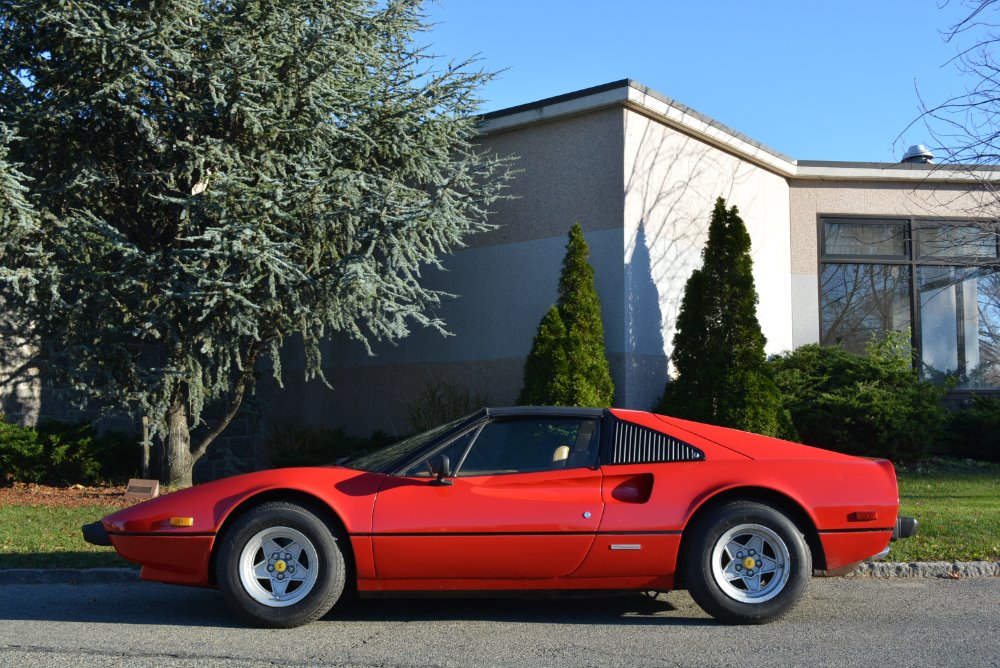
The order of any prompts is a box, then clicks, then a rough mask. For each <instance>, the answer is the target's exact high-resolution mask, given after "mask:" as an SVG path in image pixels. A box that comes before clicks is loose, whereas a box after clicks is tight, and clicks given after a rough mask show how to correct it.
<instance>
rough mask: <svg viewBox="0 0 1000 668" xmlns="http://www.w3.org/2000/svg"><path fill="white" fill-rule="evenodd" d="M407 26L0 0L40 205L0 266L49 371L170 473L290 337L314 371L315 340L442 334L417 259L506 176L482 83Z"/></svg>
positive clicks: (404, 2)
mask: <svg viewBox="0 0 1000 668" xmlns="http://www.w3.org/2000/svg"><path fill="white" fill-rule="evenodd" d="M424 29H425V24H424V17H423V15H422V13H421V9H420V2H419V1H418V0H387V1H381V2H376V1H375V0H340V1H338V2H335V3H331V2H326V1H321V0H296V1H295V2H285V1H282V2H279V1H277V0H240V1H238V2H216V1H215V0H169V1H166V2H141V3H136V2H131V1H129V0H101V1H100V2H98V1H96V0H76V1H74V2H58V3H56V2H51V1H45V0H0V63H3V68H2V70H0V123H4V124H6V125H7V126H9V127H11V128H13V129H15V130H16V132H17V134H18V135H19V136H20V138H21V141H19V142H14V143H12V144H10V151H11V156H12V157H13V162H12V164H20V165H21V166H22V169H23V171H24V177H25V178H24V179H19V183H21V184H22V185H25V186H26V187H27V192H26V193H24V199H25V201H26V203H27V204H28V205H30V207H31V208H32V209H33V210H34V211H35V212H37V215H38V221H37V225H36V227H35V229H34V230H29V231H27V232H26V233H25V231H24V230H22V231H21V232H22V241H21V242H20V243H19V244H18V248H41V249H43V250H44V253H43V255H42V256H37V255H36V256H33V257H27V256H26V255H25V254H24V253H18V252H14V250H16V249H14V250H12V249H9V248H8V251H10V252H7V253H5V255H4V257H3V259H2V262H3V267H4V270H5V272H6V274H5V275H8V276H10V275H13V274H17V275H18V276H22V280H21V283H22V285H27V284H30V286H31V289H30V290H21V294H23V295H24V298H23V299H22V300H21V303H20V304H19V306H20V307H22V308H26V309H29V310H30V314H31V317H32V319H33V321H35V322H37V323H38V326H39V330H40V334H41V335H43V336H44V340H45V341H46V349H47V350H48V351H49V362H50V366H51V369H52V370H53V371H58V372H61V373H62V375H63V376H64V377H65V379H66V381H68V382H69V383H70V384H72V386H73V387H75V388H76V389H78V390H79V391H80V393H81V396H86V397H89V398H90V399H96V400H97V403H99V404H102V405H106V406H113V407H115V408H117V409H118V410H121V409H123V408H128V409H129V410H131V411H132V412H133V413H134V414H135V415H137V416H138V415H144V416H147V417H148V418H150V421H151V426H152V427H153V430H154V433H155V434H157V435H158V437H159V438H161V439H164V440H165V442H166V443H167V447H166V449H165V451H166V452H167V455H168V457H167V468H168V469H169V470H168V472H167V473H166V474H165V476H164V477H165V479H166V480H167V481H169V482H172V483H174V484H178V483H180V484H184V483H186V482H189V481H190V469H191V467H192V466H193V463H194V461H195V460H197V458H198V457H200V456H201V455H202V454H204V452H205V449H206V448H207V447H208V445H209V444H210V443H211V442H212V440H213V439H214V438H215V436H217V435H218V434H219V433H220V432H221V429H222V428H224V427H225V425H226V424H227V423H228V421H229V420H230V419H231V418H232V417H233V415H234V414H235V412H236V410H237V409H238V407H239V404H240V402H241V400H242V398H243V396H244V395H245V393H246V392H248V391H250V390H251V389H252V387H253V384H254V382H255V371H256V369H257V368H258V362H259V361H260V360H261V359H263V358H270V360H271V362H272V363H273V368H274V377H275V378H276V379H278V381H279V382H280V381H281V378H282V372H281V364H280V361H281V360H280V356H279V354H278V352H279V349H280V347H281V346H282V343H283V342H284V341H285V340H286V339H287V338H289V337H290V336H292V335H298V337H300V340H301V341H302V343H303V345H304V347H305V360H306V376H307V378H312V377H316V376H319V377H322V374H321V361H322V360H321V355H320V341H321V340H323V339H324V338H325V337H326V336H327V335H328V334H330V333H331V332H345V333H347V334H348V335H350V336H351V337H353V338H354V339H356V340H358V341H361V342H362V343H364V344H365V345H367V344H368V342H369V341H370V340H395V339H399V338H402V337H405V336H406V335H407V334H408V333H409V331H410V328H411V327H412V326H414V325H419V326H428V327H433V328H437V329H441V330H442V331H443V327H444V323H442V322H441V321H440V320H439V319H437V318H436V317H434V315H433V314H432V313H433V308H434V307H435V305H436V304H437V303H438V302H439V299H440V297H441V294H440V293H438V292H434V291H431V290H428V289H426V288H424V287H423V286H422V285H421V280H420V278H421V275H420V274H421V270H422V269H423V268H426V267H427V266H436V265H437V264H438V261H439V260H438V258H439V257H440V256H441V255H442V254H445V253H447V252H449V251H451V250H453V249H454V248H456V247H458V246H461V245H462V243H463V239H465V238H466V236H467V235H469V234H471V233H474V232H477V231H480V230H483V229H485V228H486V227H487V223H486V216H487V210H488V207H489V205H490V203H491V202H492V201H493V200H495V199H496V198H497V197H498V196H500V195H501V190H502V188H503V187H504V182H505V180H506V178H507V177H508V175H509V173H510V171H509V165H508V163H507V161H506V160H497V159H495V158H492V157H489V156H484V155H481V154H479V153H477V151H476V150H475V147H474V141H475V139H476V136H477V131H476V113H477V110H478V104H479V100H478V97H477V91H478V90H479V89H480V87H481V86H482V84H483V83H484V82H486V81H487V80H489V79H490V78H491V77H492V75H491V74H490V73H486V72H483V71H480V70H479V69H477V67H476V65H475V63H474V62H473V61H465V62H457V63H450V64H448V65H445V66H442V65H440V64H439V61H438V60H437V59H435V58H434V57H432V56H430V55H429V54H428V53H427V52H425V50H424V49H423V48H422V47H420V46H419V45H418V44H417V43H416V39H417V37H418V36H419V35H420V33H421V31H422V30H424ZM13 220H14V222H11V221H12V219H11V217H10V216H9V215H5V218H4V219H3V221H4V222H3V228H2V229H0V238H8V234H10V233H11V226H12V225H14V224H16V217H15V219H13ZM25 276H26V278H25ZM297 340H298V338H297ZM211 402H217V403H218V404H219V405H220V406H221V409H222V410H221V419H220V420H219V421H218V422H217V423H213V424H211V425H207V424H204V422H203V419H202V416H203V409H204V408H205V406H206V404H209V403H211ZM192 429H193V430H194V431H193V432H192V433H189V430H192ZM192 436H193V437H194V438H192Z"/></svg>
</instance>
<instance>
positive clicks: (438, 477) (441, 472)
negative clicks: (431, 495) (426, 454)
mask: <svg viewBox="0 0 1000 668" xmlns="http://www.w3.org/2000/svg"><path fill="white" fill-rule="evenodd" d="M431 468H432V469H433V470H434V476H435V478H434V480H433V481H431V484H432V485H440V486H444V485H450V484H452V482H451V480H449V479H448V478H449V477H450V476H451V462H450V461H449V460H448V456H447V455H438V456H437V457H435V458H434V459H432V460H431Z"/></svg>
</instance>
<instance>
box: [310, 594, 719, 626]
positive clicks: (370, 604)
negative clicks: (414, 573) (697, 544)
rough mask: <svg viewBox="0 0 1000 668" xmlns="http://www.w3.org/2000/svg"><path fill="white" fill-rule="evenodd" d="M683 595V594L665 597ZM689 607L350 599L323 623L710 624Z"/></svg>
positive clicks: (622, 601) (615, 598)
mask: <svg viewBox="0 0 1000 668" xmlns="http://www.w3.org/2000/svg"><path fill="white" fill-rule="evenodd" d="M670 596H671V597H673V596H685V597H686V594H683V593H681V594H671V595H670ZM688 602H689V603H690V599H688ZM700 613H701V611H700V610H698V609H697V608H695V607H694V604H693V603H691V607H690V608H689V607H688V606H683V608H678V607H677V606H676V605H674V603H673V602H671V601H670V600H668V598H667V597H666V596H665V595H663V594H660V595H659V596H655V595H652V596H651V595H646V594H641V593H634V592H629V593H621V594H536V593H531V594H524V595H520V596H518V595H503V596H488V595H475V596H471V595H470V596H461V597H458V596H427V595H424V596H407V597H390V596H386V597H378V598H374V599H362V600H355V601H350V602H349V603H348V604H347V605H345V606H343V607H340V606H338V607H335V608H334V609H333V610H331V611H330V613H329V614H328V615H327V616H326V617H324V620H325V621H393V622H414V621H498V622H501V621H502V622H518V623H524V624H604V625H607V624H623V625H648V624H657V625H667V626H678V625H684V626H715V625H717V624H718V622H716V621H715V620H713V619H711V618H709V617H707V616H705V617H698V616H691V615H692V614H694V615H698V614H700Z"/></svg>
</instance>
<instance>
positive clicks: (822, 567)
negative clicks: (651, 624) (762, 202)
mask: <svg viewBox="0 0 1000 668" xmlns="http://www.w3.org/2000/svg"><path fill="white" fill-rule="evenodd" d="M898 504H899V500H898V495H897V490H896V476H895V472H894V470H893V467H892V464H890V463H889V462H888V461H886V460H878V459H861V458H858V457H851V456H848V455H843V454H838V453H834V452H828V451H825V450H819V449H816V448H811V447H808V446H804V445H799V444H795V443H789V442H786V441H781V440H777V439H773V438H767V437H764V436H757V435H754V434H748V433H745V432H740V431H734V430H731V429H724V428H721V427H713V426H709V425H704V424H699V423H695V422H688V421H685V420H679V419H675V418H670V417H666V416H663V415H655V414H652V413H645V412H640V411H631V410H617V409H611V410H602V409H580V408H536V407H530V408H499V409H494V408H490V409H483V410H482V411H480V412H478V413H475V414H473V415H470V416H468V417H466V418H462V419H460V420H456V421H455V422H452V423H450V424H446V425H443V426H441V427H438V428H437V429H433V430H431V431H428V432H425V433H422V434H419V435H417V436H414V437H412V438H409V439H406V440H404V441H401V442H399V443H396V444H395V445H391V446H389V447H387V448H385V449H382V450H379V451H376V452H372V453H366V454H362V455H360V456H357V457H355V458H353V459H351V460H349V461H346V462H343V463H341V464H340V465H338V466H324V467H315V468H295V469H278V470H271V471H260V472H257V473H248V474H246V475H240V476H236V477H233V478H227V479H224V480H218V481H216V482H212V483H208V484H204V485H198V486H196V487H193V488H191V489H185V490H182V491H179V492H174V493H173V494H169V495H166V496H163V497H159V498H156V499H153V500H151V501H146V502H145V503H140V504H138V505H136V506H133V507H131V508H127V509H125V510H122V511H119V512H117V513H114V514H113V515H109V516H108V517H105V518H104V519H103V520H101V521H100V522H95V523H94V524H89V525H87V526H85V527H84V537H85V538H86V540H88V541H89V542H91V543H95V544H98V545H113V546H114V547H115V549H116V550H118V552H119V553H120V554H121V555H122V556H123V557H125V558H126V559H128V560H130V561H134V562H137V563H139V564H141V565H142V573H141V577H142V578H143V579H146V580H157V581H160V582H172V583H177V584H187V585H196V586H202V587H213V586H217V587H219V588H220V589H221V590H222V594H223V596H224V598H225V600H226V602H227V603H228V604H229V606H230V607H231V608H232V609H233V610H234V611H235V612H236V613H237V614H238V615H240V616H241V617H242V618H243V619H245V620H247V621H248V622H250V623H252V624H257V625H261V626H271V627H291V626H297V625H300V624H305V623H307V622H310V621H312V620H314V619H317V618H319V617H320V616H322V615H323V614H324V613H326V612H327V611H328V610H330V608H331V607H333V605H334V604H335V603H336V602H337V600H338V599H339V598H340V597H341V596H342V594H343V593H344V591H345V589H353V590H356V591H357V592H359V593H361V594H364V593H365V592H389V591H397V592H398V591H444V590H449V591H484V590H540V589H562V590H591V589H618V590H622V589H634V590H644V591H650V590H660V591H665V590H669V589H678V588H686V589H687V590H688V591H689V592H690V593H691V596H692V597H693V598H694V600H695V601H696V602H697V603H698V604H699V605H700V606H701V607H702V608H704V609H705V610H706V611H707V612H708V613H709V614H711V615H713V616H714V617H716V618H718V619H720V620H723V621H726V622H733V623H759V622H765V621H768V620H771V619H774V618H776V617H778V616H780V615H782V614H784V613H785V612H787V611H788V610H790V609H791V608H792V606H793V605H794V604H795V603H796V601H797V600H798V599H799V598H800V597H801V595H802V592H803V590H804V589H805V587H806V583H807V582H808V580H809V578H810V576H811V575H813V574H814V573H815V574H824V575H829V574H838V573H843V572H845V571H848V570H850V569H851V568H853V566H854V565H855V564H857V563H858V562H860V561H862V560H864V559H867V558H869V557H873V556H877V555H882V554H885V553H886V552H887V550H888V544H889V541H890V540H892V539H895V538H897V537H905V536H909V535H913V534H914V533H915V531H916V523H915V521H914V520H912V519H911V518H897V510H898Z"/></svg>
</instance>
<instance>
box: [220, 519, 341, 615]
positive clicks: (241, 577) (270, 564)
mask: <svg viewBox="0 0 1000 668" xmlns="http://www.w3.org/2000/svg"><path fill="white" fill-rule="evenodd" d="M221 540H222V543H221V548H220V551H219V557H218V559H217V562H216V576H217V580H218V583H219V588H220V589H221V590H222V595H223V598H224V599H225V601H226V604H227V605H229V607H230V608H231V609H232V610H233V611H234V612H235V613H236V614H237V615H239V616H240V617H241V618H243V619H244V620H245V621H247V622H249V623H251V624H253V625H255V626H266V627H271V628H291V627H294V626H301V625H302V624H308V623H309V622H311V621H314V620H316V619H319V618H320V617H322V616H323V615H324V614H325V613H326V612H327V611H329V610H330V608H332V607H333V605H334V604H335V603H336V602H337V599H339V598H340V595H341V593H342V592H343V591H344V582H345V579H346V568H345V565H344V555H343V553H342V552H341V548H340V543H339V541H338V540H337V535H336V531H335V529H334V528H333V527H332V526H330V525H329V524H328V523H327V522H325V521H324V520H323V519H322V518H321V516H320V515H319V514H318V513H316V512H314V511H313V510H312V509H310V508H307V507H304V506H301V505H297V504H294V503H288V502H269V503H264V504H261V505H259V506H257V507H256V508H253V509H251V510H249V511H248V512H247V513H246V514H245V515H243V516H242V517H240V518H239V519H237V520H236V522H235V523H234V524H233V525H232V527H230V528H229V530H227V531H226V533H225V534H224V535H223V536H222V537H221Z"/></svg>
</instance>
